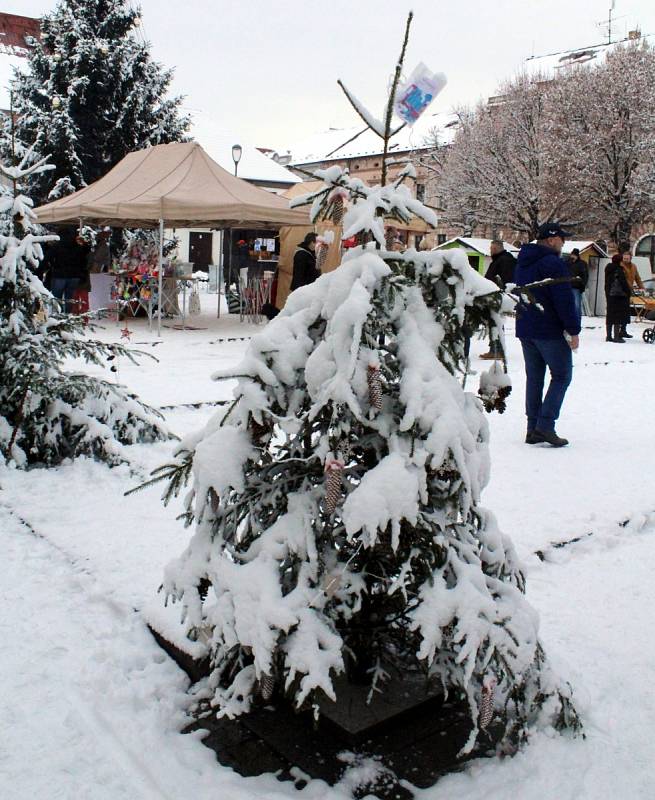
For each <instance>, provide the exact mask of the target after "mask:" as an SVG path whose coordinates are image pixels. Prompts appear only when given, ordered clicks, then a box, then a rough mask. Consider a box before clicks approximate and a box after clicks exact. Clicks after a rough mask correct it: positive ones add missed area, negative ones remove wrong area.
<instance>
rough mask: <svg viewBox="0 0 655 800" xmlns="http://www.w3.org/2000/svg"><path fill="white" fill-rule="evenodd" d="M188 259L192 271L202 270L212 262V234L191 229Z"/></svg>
mask: <svg viewBox="0 0 655 800" xmlns="http://www.w3.org/2000/svg"><path fill="white" fill-rule="evenodd" d="M189 261H190V262H191V263H192V264H193V269H194V271H195V270H197V269H202V270H204V269H205V267H206V266H207V265H208V264H211V263H212V234H211V233H198V232H197V231H191V233H190V234H189Z"/></svg>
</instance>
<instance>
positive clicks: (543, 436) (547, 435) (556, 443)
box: [532, 430, 569, 447]
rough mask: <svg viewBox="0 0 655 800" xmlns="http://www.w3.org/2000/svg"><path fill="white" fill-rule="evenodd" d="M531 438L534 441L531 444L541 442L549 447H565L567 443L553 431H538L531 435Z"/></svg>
mask: <svg viewBox="0 0 655 800" xmlns="http://www.w3.org/2000/svg"><path fill="white" fill-rule="evenodd" d="M532 435H533V438H534V439H535V441H534V442H532V444H540V443H541V442H546V443H547V444H549V445H551V447H566V445H567V444H568V443H569V440H568V439H563V438H562V437H561V436H558V435H557V434H556V433H555V431H538V430H535V432H534V433H533V434H532Z"/></svg>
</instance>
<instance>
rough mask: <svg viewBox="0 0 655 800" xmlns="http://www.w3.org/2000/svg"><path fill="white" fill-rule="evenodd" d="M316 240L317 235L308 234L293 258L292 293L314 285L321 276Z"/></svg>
mask: <svg viewBox="0 0 655 800" xmlns="http://www.w3.org/2000/svg"><path fill="white" fill-rule="evenodd" d="M316 239H317V234H315V233H308V234H307V235H306V236H305V238H304V239H303V240H302V242H301V243H300V244H299V245H298V247H297V248H296V252H295V253H294V256H293V277H292V279H291V291H292V292H293V291H294V290H295V289H298V288H299V287H301V286H307V285H308V284H310V283H314V281H315V280H316V279H317V278H319V277H320V275H321V273H320V272H319V270H318V269H316Z"/></svg>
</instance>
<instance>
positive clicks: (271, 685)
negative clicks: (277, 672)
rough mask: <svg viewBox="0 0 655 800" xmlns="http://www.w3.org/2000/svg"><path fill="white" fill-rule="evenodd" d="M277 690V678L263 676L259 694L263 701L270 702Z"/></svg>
mask: <svg viewBox="0 0 655 800" xmlns="http://www.w3.org/2000/svg"><path fill="white" fill-rule="evenodd" d="M274 690H275V678H274V677H273V676H272V675H262V677H261V678H260V680H259V694H260V695H261V698H262V700H270V699H271V697H273V691H274Z"/></svg>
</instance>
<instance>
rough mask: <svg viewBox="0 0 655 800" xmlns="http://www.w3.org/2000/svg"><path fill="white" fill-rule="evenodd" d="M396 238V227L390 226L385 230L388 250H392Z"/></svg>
mask: <svg viewBox="0 0 655 800" xmlns="http://www.w3.org/2000/svg"><path fill="white" fill-rule="evenodd" d="M395 239H396V229H395V228H392V227H391V226H390V227H388V228H387V229H386V231H385V232H384V243H385V245H386V248H387V250H391V248H392V247H393V243H394V241H395Z"/></svg>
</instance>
